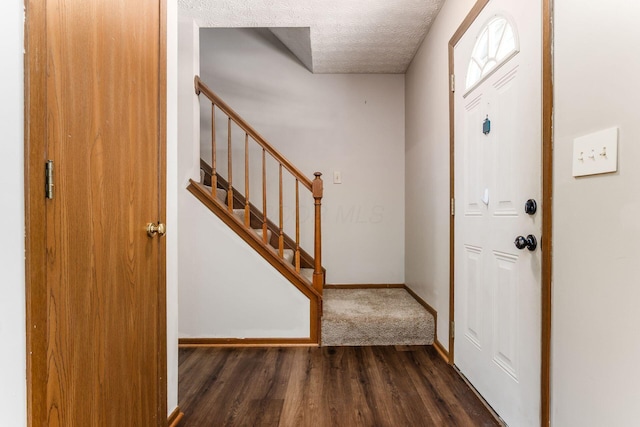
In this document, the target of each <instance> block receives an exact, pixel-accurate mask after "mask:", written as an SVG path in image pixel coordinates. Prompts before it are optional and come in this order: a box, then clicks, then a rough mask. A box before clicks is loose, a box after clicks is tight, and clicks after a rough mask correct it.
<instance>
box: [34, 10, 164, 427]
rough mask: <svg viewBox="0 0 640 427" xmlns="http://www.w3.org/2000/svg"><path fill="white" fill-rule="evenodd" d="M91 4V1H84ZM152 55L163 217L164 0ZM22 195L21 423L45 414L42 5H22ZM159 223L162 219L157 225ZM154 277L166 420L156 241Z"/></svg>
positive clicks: (160, 267) (161, 267) (161, 276)
mask: <svg viewBox="0 0 640 427" xmlns="http://www.w3.org/2000/svg"><path fill="white" fill-rule="evenodd" d="M89 1H91V0H89ZM159 19H160V23H159V31H160V34H159V46H158V48H159V49H160V50H159V56H158V63H159V66H158V82H159V84H158V103H159V108H158V115H159V121H158V123H159V125H158V126H159V127H158V138H159V144H158V150H159V153H158V162H159V171H160V173H159V176H158V185H159V187H158V191H159V194H158V200H159V212H158V215H159V218H157V219H158V220H160V219H163V218H165V217H166V187H167V186H166V163H167V161H166V151H167V150H166V140H167V138H166V135H167V133H166V125H167V120H166V117H167V113H166V112H167V107H166V104H167V67H166V63H167V0H159ZM24 39H25V40H24V46H25V55H24V191H25V297H26V307H25V308H26V354H27V360H26V367H27V372H26V376H27V425H28V426H34V425H35V423H36V422H37V420H40V419H44V418H43V416H44V415H46V411H47V408H46V390H45V388H44V387H42V386H41V385H42V384H44V383H46V374H47V372H46V367H47V357H46V350H47V346H46V340H47V338H46V327H43V326H44V325H46V324H47V313H46V307H47V295H46V274H45V271H46V261H47V256H46V226H45V224H46V221H45V218H46V216H45V215H46V205H45V202H46V201H45V197H44V182H45V168H44V165H45V161H46V160H47V153H46V143H45V138H46V129H47V118H46V114H43V112H44V109H45V108H46V102H47V96H46V92H47V91H46V87H47V86H46V83H47V81H46V77H47V75H46V69H47V57H46V46H47V37H46V2H44V1H41V0H26V1H25V25H24ZM163 222H164V221H163ZM159 242H160V243H159V244H160V245H161V246H160V251H159V259H158V279H159V281H160V283H161V284H165V286H162V285H161V286H160V289H158V301H157V303H158V318H157V324H158V328H159V330H158V331H157V334H158V335H157V338H158V348H157V352H158V378H160V386H159V390H157V399H158V404H159V407H158V416H159V417H160V418H159V419H158V422H161V423H165V422H166V419H167V418H166V417H167V413H168V411H167V326H166V325H167V314H166V243H165V242H166V240H165V239H160V240H159Z"/></svg>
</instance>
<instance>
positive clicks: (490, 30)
mask: <svg viewBox="0 0 640 427" xmlns="http://www.w3.org/2000/svg"><path fill="white" fill-rule="evenodd" d="M519 50H520V46H519V43H518V34H517V32H516V30H515V28H514V27H513V25H511V23H510V22H509V20H508V19H507V18H506V17H504V16H501V15H496V16H494V17H493V18H491V19H490V20H489V22H487V24H486V25H485V26H484V27H482V29H481V30H480V33H479V36H478V38H477V39H476V44H475V46H474V47H473V51H472V53H471V59H470V60H469V67H468V68H467V79H466V84H465V90H466V91H467V92H469V91H470V90H471V89H473V88H474V87H475V86H477V85H478V84H480V82H482V81H483V80H484V79H485V78H486V77H487V76H489V75H490V74H491V72H492V71H494V70H496V69H497V68H498V66H500V65H502V64H503V63H505V62H507V61H508V60H509V59H510V58H511V57H513V56H514V55H515V54H516V53H518V51H519Z"/></svg>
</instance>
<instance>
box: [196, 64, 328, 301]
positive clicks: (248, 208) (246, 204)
mask: <svg viewBox="0 0 640 427" xmlns="http://www.w3.org/2000/svg"><path fill="white" fill-rule="evenodd" d="M194 83H195V91H196V94H197V95H200V94H204V95H205V96H206V97H207V99H208V100H209V101H210V102H211V153H212V155H211V165H210V166H209V165H207V166H209V169H210V172H209V175H210V180H211V197H212V199H213V200H217V199H216V189H217V188H224V189H225V190H226V191H227V201H226V205H227V209H228V212H229V214H231V215H233V210H234V206H237V205H238V203H242V209H244V221H243V222H244V226H245V228H247V229H249V228H251V224H252V222H254V223H255V221H256V220H258V221H260V222H261V224H260V225H261V227H260V228H261V229H262V236H261V239H262V243H263V244H264V245H265V246H266V245H268V244H269V243H270V242H268V241H267V239H268V237H267V236H268V230H269V229H272V230H273V231H276V233H275V234H276V236H277V243H276V245H275V246H276V250H277V254H278V256H279V257H280V258H281V259H283V258H284V251H285V248H286V247H287V246H292V249H293V251H294V260H293V263H294V268H295V271H296V273H298V274H300V268H301V266H302V265H303V263H304V264H306V262H305V261H307V262H308V261H309V255H308V254H306V253H305V252H304V251H303V250H302V248H301V247H300V186H302V187H303V188H306V189H307V190H308V191H309V192H310V193H311V196H312V197H313V200H314V232H313V236H314V252H313V257H312V261H313V266H312V268H313V280H312V286H313V289H314V290H315V292H317V294H318V295H320V296H321V295H322V290H323V285H324V269H323V268H322V233H321V208H322V193H323V182H322V178H320V177H321V176H322V174H321V173H320V172H315V173H314V176H315V179H313V180H310V179H309V178H307V177H306V176H305V175H303V174H302V172H300V171H299V170H298V169H297V168H296V167H295V166H294V165H293V164H292V163H291V162H290V161H289V160H287V159H286V158H285V157H284V156H283V155H282V154H280V153H279V152H278V151H277V150H276V149H275V148H273V147H272V146H271V145H270V144H269V143H268V142H267V141H266V140H265V139H264V138H263V137H262V136H261V135H260V134H259V133H258V132H257V131H256V130H255V129H253V128H252V127H251V126H250V125H249V124H248V123H247V122H246V121H245V120H244V119H242V118H241V117H240V116H239V115H238V114H237V113H236V112H235V111H234V110H233V109H231V107H229V106H228V105H227V104H226V103H225V102H224V101H223V100H222V99H221V98H220V97H219V96H218V95H216V94H215V93H214V92H213V91H212V90H211V89H209V88H208V87H207V85H206V84H204V83H203V82H202V81H201V80H200V78H199V77H198V76H196V77H195V79H194ZM216 109H218V110H219V111H221V112H222V113H223V114H224V115H225V116H226V117H227V126H226V127H227V141H226V142H227V159H226V160H227V178H226V180H224V179H223V178H222V177H220V176H219V174H218V171H217V160H218V159H217V141H216ZM232 124H234V125H235V126H237V127H238V128H240V129H241V130H242V131H243V132H244V154H245V156H244V157H245V158H244V183H245V184H244V187H245V188H244V195H241V194H239V193H240V192H238V191H237V189H235V188H234V187H233V161H232ZM250 142H254V143H256V144H257V145H258V146H259V147H260V149H261V151H262V156H261V160H262V177H261V184H262V212H261V215H260V213H259V212H256V211H257V208H256V207H255V206H254V205H253V204H251V202H250V194H249V190H250V186H249V143H250ZM267 155H269V156H270V157H271V158H272V159H273V160H275V162H276V163H277V166H278V195H279V208H278V225H277V227H274V224H273V223H272V222H271V221H270V220H269V219H268V218H267V181H266V162H267ZM203 163H204V164H205V165H206V164H207V163H206V162H204V161H201V167H202V164H203ZM203 169H204V168H203ZM284 172H287V173H288V174H290V175H291V176H292V177H293V179H294V180H295V234H294V236H295V237H294V238H293V239H290V238H288V236H286V233H285V231H284V207H283V191H284V190H283V174H284ZM274 228H275V230H274Z"/></svg>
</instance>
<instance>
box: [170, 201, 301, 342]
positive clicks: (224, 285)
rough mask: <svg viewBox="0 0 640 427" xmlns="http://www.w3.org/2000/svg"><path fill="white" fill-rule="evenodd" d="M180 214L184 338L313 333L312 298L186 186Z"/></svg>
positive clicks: (269, 336)
mask: <svg viewBox="0 0 640 427" xmlns="http://www.w3.org/2000/svg"><path fill="white" fill-rule="evenodd" d="M180 218H181V219H182V218H184V220H181V224H180V246H179V251H180V337H181V338H190V337H194V338H274V337H275V338H308V337H309V328H310V311H309V299H308V298H307V297H306V296H304V295H303V294H302V293H301V292H300V291H299V290H298V289H296V288H295V287H294V286H293V285H292V284H291V283H290V282H289V281H288V280H286V279H285V278H284V277H283V276H282V275H281V274H280V272H278V271H277V270H276V269H275V268H273V267H272V266H271V265H270V264H269V263H268V262H267V261H266V260H265V259H264V258H262V257H261V256H260V255H259V254H258V253H257V252H255V251H254V250H253V249H251V248H250V247H249V245H248V244H247V243H246V242H245V241H244V240H242V239H241V238H240V237H239V236H238V235H237V234H235V232H234V231H233V230H231V229H230V228H229V227H228V226H227V225H226V224H224V223H223V222H222V221H221V220H220V219H219V218H218V217H217V216H215V215H214V214H213V213H211V211H209V210H208V209H207V208H206V207H205V206H204V205H203V204H202V203H200V201H198V200H197V199H196V198H195V197H194V196H192V195H191V194H190V193H188V192H186V190H185V191H184V193H183V194H181V197H180Z"/></svg>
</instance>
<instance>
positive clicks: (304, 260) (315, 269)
mask: <svg viewBox="0 0 640 427" xmlns="http://www.w3.org/2000/svg"><path fill="white" fill-rule="evenodd" d="M195 90H196V94H198V95H204V96H205V97H206V98H207V99H208V100H209V101H210V102H211V158H210V159H206V160H205V159H201V160H200V180H199V181H198V182H196V181H194V180H191V181H190V183H189V186H188V187H187V189H188V190H189V191H190V192H191V193H192V194H193V195H194V196H195V197H196V198H198V200H200V201H201V202H202V203H203V204H204V205H205V206H207V207H208V208H209V209H210V210H211V211H212V212H213V213H214V214H216V215H217V216H218V217H219V218H220V219H221V220H222V221H223V222H224V223H225V224H227V225H228V226H229V227H230V228H231V229H232V230H234V231H235V232H236V233H237V234H238V235H239V236H240V237H241V238H242V239H244V240H245V242H247V243H248V244H249V245H250V246H251V247H252V248H253V249H254V250H255V251H256V252H258V253H259V254H260V255H261V256H262V257H263V258H264V259H265V260H267V261H268V262H269V263H270V264H271V265H272V266H273V267H275V268H276V269H277V270H278V271H279V272H280V273H281V274H282V275H283V276H284V277H285V278H286V279H287V280H288V281H289V282H291V284H292V285H293V286H295V287H296V288H297V289H298V290H299V291H300V292H302V293H303V294H304V295H305V296H306V297H308V298H309V301H310V308H311V310H310V312H311V322H310V325H311V327H310V333H309V335H310V339H309V342H310V343H317V344H320V343H321V341H322V344H323V345H326V346H368V345H429V344H432V343H433V339H434V318H433V316H432V315H431V313H429V312H427V310H425V309H424V308H423V307H422V306H421V305H420V304H419V303H418V302H417V301H416V300H415V299H413V297H411V296H410V295H409V294H408V293H407V292H406V291H405V290H404V289H344V290H343V289H330V290H326V298H325V307H324V309H325V313H324V314H325V315H324V316H323V288H324V284H325V283H324V278H325V270H324V268H323V267H322V263H321V252H322V239H321V229H320V213H321V201H322V192H323V183H322V179H321V178H320V177H321V174H320V173H319V172H316V173H315V174H314V179H313V180H311V179H309V178H307V177H306V176H304V175H303V174H302V173H301V172H300V171H299V170H298V169H297V168H296V167H295V166H293V165H292V164H291V163H290V162H289V161H288V160H287V159H286V158H285V157H284V156H282V155H281V154H280V153H279V152H278V151H276V150H275V149H274V148H273V147H272V146H271V145H270V144H269V143H268V142H267V141H266V140H265V139H264V138H263V137H262V136H260V135H259V134H258V133H257V132H256V131H255V130H254V129H253V128H252V127H251V126H250V125H249V124H248V123H247V122H246V121H244V120H243V119H242V118H241V117H240V116H239V115H238V114H237V113H236V112H235V111H233V110H232V109H231V108H230V107H229V106H228V105H227V104H226V103H224V101H222V99H220V98H219V97H218V96H217V95H216V94H215V93H213V92H212V91H211V90H210V89H209V88H208V87H207V86H206V85H205V84H204V83H203V82H202V81H201V80H200V79H199V78H198V77H197V76H196V78H195ZM221 120H222V122H223V123H222V125H220V121H221ZM221 136H224V138H222V139H221V138H220V137H221ZM238 137H239V138H238ZM238 139H240V143H238V141H237V140H238ZM222 140H225V141H224V142H223V143H220V142H221V141H222ZM238 146H240V149H239V150H238ZM234 148H235V150H236V151H234ZM252 148H253V150H254V154H256V149H257V150H258V152H259V154H260V156H259V158H260V161H258V162H256V159H255V156H254V158H253V160H254V161H253V162H251V155H250V151H251V149H252ZM238 151H239V152H240V153H241V155H240V156H241V158H240V161H238V158H237V156H238V154H237V153H238ZM234 153H236V154H235V155H236V159H235V163H234V158H233V156H234ZM220 159H222V160H223V163H220V162H219V160H220ZM268 162H269V163H270V164H271V165H275V167H276V169H277V172H276V174H274V175H275V176H277V178H276V179H273V175H272V177H271V180H270V182H269V184H268V183H267V177H268V176H269V174H268V173H267V164H268ZM239 163H240V164H239ZM256 163H259V165H258V167H255V166H256ZM220 165H222V166H223V168H219V167H218V166H220ZM251 166H254V167H251ZM234 167H235V169H236V170H237V169H238V167H240V169H241V174H240V178H241V179H240V180H239V181H240V185H239V187H240V188H238V186H237V185H236V186H234ZM220 169H223V171H222V172H221V171H220ZM250 176H251V177H254V185H253V191H252V186H251V180H250ZM256 176H257V177H258V178H257V182H258V183H259V187H260V190H261V191H255V190H256V188H255V187H256V185H255V184H256V178H255V177H256ZM285 177H287V178H288V180H289V183H290V184H293V188H290V189H289V191H290V193H292V194H294V195H295V197H294V198H295V204H294V206H293V207H292V208H290V209H289V211H288V212H287V214H288V215H289V216H290V217H293V219H294V223H295V225H294V226H293V227H290V228H289V229H287V230H285V228H286V227H285V220H284V218H285V210H286V209H285V206H284V203H283V199H284V193H285V192H286V189H285V182H286V181H285ZM237 181H238V180H237ZM273 181H276V184H275V185H274V183H273ZM268 186H269V188H268ZM274 187H275V189H274ZM268 190H270V191H271V192H269V191H268ZM301 191H302V192H304V191H308V192H309V194H310V195H311V196H312V200H313V209H312V211H313V213H314V218H313V224H312V227H313V233H312V234H313V246H314V247H313V254H310V253H308V252H306V251H305V250H304V249H303V248H302V247H301V243H300V242H301V239H300V235H301V227H302V225H303V221H301V213H300V212H301V197H300V196H301ZM256 192H257V193H259V194H260V196H259V197H257V198H256V197H255V196H254V195H253V194H255V193H256ZM252 195H253V196H252ZM251 197H253V198H251ZM256 199H257V202H258V205H257V206H256V205H255V204H254V201H255V200H256ZM268 205H269V206H273V207H272V210H271V211H268V210H267V207H268ZM274 210H275V211H276V212H277V214H276V216H277V222H275V221H272V220H271V219H270V218H269V216H268V213H269V212H271V213H272V214H273V212H274ZM287 231H289V233H287Z"/></svg>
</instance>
